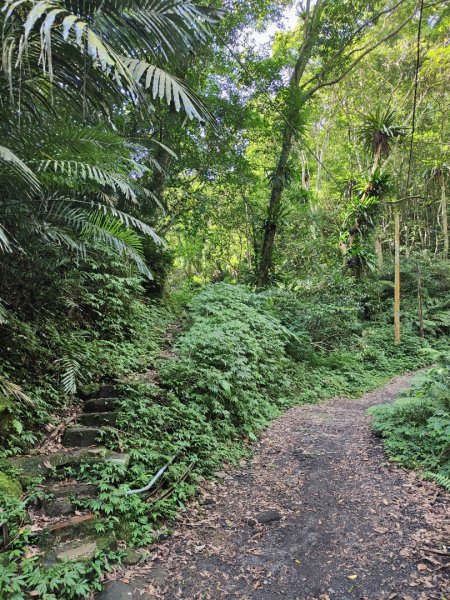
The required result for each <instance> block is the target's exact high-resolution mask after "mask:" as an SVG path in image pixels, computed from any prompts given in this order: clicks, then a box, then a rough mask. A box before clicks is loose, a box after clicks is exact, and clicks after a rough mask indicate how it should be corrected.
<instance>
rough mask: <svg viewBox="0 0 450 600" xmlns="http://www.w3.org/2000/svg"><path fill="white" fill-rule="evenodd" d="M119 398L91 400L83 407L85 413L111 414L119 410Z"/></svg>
mask: <svg viewBox="0 0 450 600" xmlns="http://www.w3.org/2000/svg"><path fill="white" fill-rule="evenodd" d="M118 403H119V399H118V398H91V399H90V400H86V401H85V403H84V406H83V411H84V412H85V413H100V412H111V411H113V410H115V409H116V408H117V405H118Z"/></svg>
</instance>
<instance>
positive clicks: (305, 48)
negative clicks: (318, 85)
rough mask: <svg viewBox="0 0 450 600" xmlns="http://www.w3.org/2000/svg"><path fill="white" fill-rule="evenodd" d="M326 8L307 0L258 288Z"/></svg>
mask: <svg viewBox="0 0 450 600" xmlns="http://www.w3.org/2000/svg"><path fill="white" fill-rule="evenodd" d="M321 10H322V3H321V2H317V3H316V6H315V8H314V10H313V11H312V13H311V0H307V4H306V9H305V13H304V14H305V17H304V18H305V21H304V27H303V42H302V46H301V48H300V51H299V55H298V59H297V62H296V64H295V68H294V71H293V73H292V76H291V79H290V81H289V91H290V97H289V99H288V104H287V108H288V111H287V115H286V124H285V125H284V127H283V133H282V146H281V153H280V156H279V158H278V163H277V166H276V168H275V171H274V173H273V176H272V186H271V191H270V200H269V205H268V208H267V217H266V221H265V223H264V233H263V242H262V248H261V257H260V262H259V268H258V273H257V277H256V284H257V286H258V287H263V286H265V285H267V283H268V281H269V274H270V270H271V268H272V261H273V249H274V244H275V235H276V232H277V226H278V216H279V213H280V208H281V200H282V196H283V191H284V188H285V185H286V174H287V166H288V161H289V157H290V155H291V151H292V146H293V143H294V132H295V130H296V129H297V127H298V120H299V114H300V110H301V107H302V103H303V102H304V101H305V100H304V99H303V98H302V93H301V90H300V88H299V84H300V80H301V78H302V76H303V74H304V72H305V69H306V66H307V64H308V61H309V59H310V56H311V52H312V49H313V46H314V43H315V36H316V35H317V31H316V21H317V19H318V17H319V15H320V12H321Z"/></svg>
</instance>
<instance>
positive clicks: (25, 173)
mask: <svg viewBox="0 0 450 600" xmlns="http://www.w3.org/2000/svg"><path fill="white" fill-rule="evenodd" d="M0 162H3V163H5V164H6V165H7V166H8V167H10V168H11V169H12V170H13V171H14V173H15V174H16V175H17V176H18V177H19V178H20V180H21V181H22V182H24V183H25V184H26V185H27V186H28V187H29V188H30V191H32V192H36V193H39V192H40V191H41V186H40V183H39V180H38V179H37V177H36V175H35V174H34V173H33V171H32V170H31V169H30V168H29V167H28V166H27V165H26V164H25V163H24V162H23V160H21V159H20V158H19V157H18V156H16V154H14V152H12V151H11V150H10V149H9V148H6V147H5V146H0Z"/></svg>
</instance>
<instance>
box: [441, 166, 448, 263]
mask: <svg viewBox="0 0 450 600" xmlns="http://www.w3.org/2000/svg"><path fill="white" fill-rule="evenodd" d="M441 216H442V232H443V234H444V256H445V258H448V250H449V243H448V214H447V198H446V196H445V175H444V173H441Z"/></svg>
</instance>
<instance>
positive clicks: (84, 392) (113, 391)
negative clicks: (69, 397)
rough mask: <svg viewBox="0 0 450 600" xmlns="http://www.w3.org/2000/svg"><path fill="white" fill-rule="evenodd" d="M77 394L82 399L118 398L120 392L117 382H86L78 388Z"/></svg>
mask: <svg viewBox="0 0 450 600" xmlns="http://www.w3.org/2000/svg"><path fill="white" fill-rule="evenodd" d="M78 396H79V397H80V398H81V399H82V400H90V399H92V398H120V397H121V392H120V390H119V389H118V386H117V383H88V384H86V385H82V386H81V387H80V388H79V390H78Z"/></svg>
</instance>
